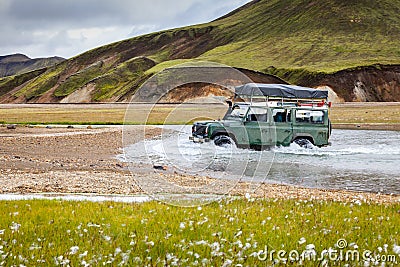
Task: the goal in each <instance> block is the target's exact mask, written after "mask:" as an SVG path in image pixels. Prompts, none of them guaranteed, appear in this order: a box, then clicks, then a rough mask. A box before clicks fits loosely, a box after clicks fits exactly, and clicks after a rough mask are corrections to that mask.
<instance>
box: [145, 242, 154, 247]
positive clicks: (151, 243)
mask: <svg viewBox="0 0 400 267" xmlns="http://www.w3.org/2000/svg"><path fill="white" fill-rule="evenodd" d="M146 245H148V246H151V247H153V246H154V242H153V241H149V242H146Z"/></svg>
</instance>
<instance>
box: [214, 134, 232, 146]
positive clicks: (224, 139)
mask: <svg viewBox="0 0 400 267" xmlns="http://www.w3.org/2000/svg"><path fill="white" fill-rule="evenodd" d="M233 143H234V142H233V140H232V139H231V138H230V137H229V136H226V135H217V136H216V137H215V138H214V144H215V145H216V146H226V145H232V144H233Z"/></svg>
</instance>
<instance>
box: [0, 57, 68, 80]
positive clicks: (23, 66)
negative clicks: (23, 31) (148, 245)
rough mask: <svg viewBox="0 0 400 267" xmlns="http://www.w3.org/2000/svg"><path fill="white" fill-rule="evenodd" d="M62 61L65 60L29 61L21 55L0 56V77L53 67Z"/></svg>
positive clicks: (40, 59)
mask: <svg viewBox="0 0 400 267" xmlns="http://www.w3.org/2000/svg"><path fill="white" fill-rule="evenodd" d="M64 60H65V59H64V58H61V57H50V58H35V59H31V58H29V57H27V56H25V55H23V54H13V55H7V56H0V77H6V76H12V75H16V74H22V73H26V72H30V71H33V70H37V69H41V68H45V67H50V66H54V65H56V64H57V63H60V62H62V61H64Z"/></svg>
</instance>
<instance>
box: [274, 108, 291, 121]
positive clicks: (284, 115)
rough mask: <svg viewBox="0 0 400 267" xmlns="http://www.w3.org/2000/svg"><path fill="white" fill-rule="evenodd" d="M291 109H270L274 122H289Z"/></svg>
mask: <svg viewBox="0 0 400 267" xmlns="http://www.w3.org/2000/svg"><path fill="white" fill-rule="evenodd" d="M291 112H292V111H291V110H290V109H283V108H275V109H273V111H272V117H273V118H274V122H278V123H279V122H290V121H291Z"/></svg>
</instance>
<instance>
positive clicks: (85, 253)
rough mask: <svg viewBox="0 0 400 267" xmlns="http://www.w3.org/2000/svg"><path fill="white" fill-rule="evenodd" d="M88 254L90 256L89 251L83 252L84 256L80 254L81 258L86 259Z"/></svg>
mask: <svg viewBox="0 0 400 267" xmlns="http://www.w3.org/2000/svg"><path fill="white" fill-rule="evenodd" d="M87 254H88V251H87V250H85V252H83V253H82V254H79V258H83V257H86V256H87Z"/></svg>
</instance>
